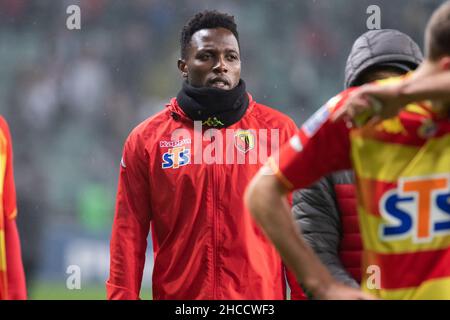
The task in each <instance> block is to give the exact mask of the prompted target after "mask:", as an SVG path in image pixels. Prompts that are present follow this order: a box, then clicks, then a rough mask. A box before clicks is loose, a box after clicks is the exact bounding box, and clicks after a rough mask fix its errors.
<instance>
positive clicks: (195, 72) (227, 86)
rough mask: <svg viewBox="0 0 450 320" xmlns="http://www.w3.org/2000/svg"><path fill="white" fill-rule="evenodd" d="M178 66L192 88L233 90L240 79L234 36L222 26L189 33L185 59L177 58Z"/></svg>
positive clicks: (238, 54) (237, 45) (239, 60)
mask: <svg viewBox="0 0 450 320" xmlns="http://www.w3.org/2000/svg"><path fill="white" fill-rule="evenodd" d="M178 69H180V71H181V73H182V75H183V77H184V78H186V79H187V82H188V83H189V84H190V85H191V86H193V87H213V88H218V89H223V90H231V89H233V88H234V87H236V86H237V85H238V83H239V80H240V78H241V58H240V52H239V44H238V42H237V39H236V37H235V36H234V34H233V33H232V32H231V31H229V30H227V29H225V28H216V29H202V30H199V31H197V32H196V33H194V34H193V35H192V38H191V42H190V45H189V47H188V48H187V53H186V58H185V59H180V60H178Z"/></svg>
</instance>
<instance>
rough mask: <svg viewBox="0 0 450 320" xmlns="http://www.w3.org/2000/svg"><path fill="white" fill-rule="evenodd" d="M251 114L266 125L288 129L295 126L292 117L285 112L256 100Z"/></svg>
mask: <svg viewBox="0 0 450 320" xmlns="http://www.w3.org/2000/svg"><path fill="white" fill-rule="evenodd" d="M252 116H253V118H255V119H256V121H259V122H262V123H263V124H266V125H267V126H268V127H272V128H284V127H288V128H290V129H293V128H297V125H296V124H295V122H294V120H292V118H291V117H289V116H288V115H287V114H285V113H283V112H281V111H279V110H277V109H275V108H272V107H269V106H267V105H265V104H262V103H258V102H256V101H255V102H254V106H253V109H252Z"/></svg>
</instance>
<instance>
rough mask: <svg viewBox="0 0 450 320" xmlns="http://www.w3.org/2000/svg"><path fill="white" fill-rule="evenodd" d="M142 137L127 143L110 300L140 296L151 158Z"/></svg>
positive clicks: (116, 218)
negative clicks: (146, 154)
mask: <svg viewBox="0 0 450 320" xmlns="http://www.w3.org/2000/svg"><path fill="white" fill-rule="evenodd" d="M138 137H139V136H133V135H132V136H130V137H129V138H128V140H127V142H126V143H125V147H124V152H123V157H122V160H121V165H120V176H119V186H118V192H117V198H116V212H115V216H114V223H113V228H112V235H111V243H110V254H111V256H110V275H109V279H108V281H107V282H106V291H107V298H108V299H126V300H132V299H139V292H140V289H141V282H142V274H143V270H144V264H145V250H146V248H147V236H148V233H149V229H150V221H151V213H150V208H151V206H150V188H149V180H148V179H149V177H148V169H147V168H148V160H147V161H146V160H144V159H145V158H146V156H145V150H144V148H142V147H140V143H139V142H140V141H139V140H138V139H137V138H138Z"/></svg>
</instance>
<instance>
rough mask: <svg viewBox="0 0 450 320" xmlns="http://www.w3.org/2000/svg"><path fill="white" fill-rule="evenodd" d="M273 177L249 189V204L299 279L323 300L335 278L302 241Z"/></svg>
mask: <svg viewBox="0 0 450 320" xmlns="http://www.w3.org/2000/svg"><path fill="white" fill-rule="evenodd" d="M272 179H276V178H274V177H266V176H260V179H257V180H258V181H259V182H258V183H257V185H254V184H253V185H252V186H250V187H249V190H248V193H247V194H246V202H247V204H248V206H249V209H250V211H251V212H252V214H253V216H254V217H255V220H256V221H257V223H258V224H259V225H260V226H261V227H262V229H263V230H264V231H265V233H266V234H267V236H268V237H269V238H270V240H271V241H272V242H273V243H274V245H275V247H276V248H277V249H278V251H279V252H280V255H281V257H282V258H283V260H284V261H285V263H286V265H287V266H288V267H289V268H290V269H291V270H292V271H293V272H294V273H295V276H296V277H297V280H298V281H299V282H300V283H302V285H304V286H305V288H307V290H308V291H310V292H311V293H312V294H313V296H315V297H320V296H321V295H322V291H325V290H326V289H327V287H328V285H330V284H331V283H333V279H332V277H331V275H330V273H329V272H328V271H327V269H326V268H325V267H324V266H323V264H322V263H321V262H320V260H319V259H318V258H317V256H316V255H315V254H314V252H313V251H312V250H311V248H309V246H308V245H307V244H306V243H305V241H304V240H303V239H302V236H301V234H300V233H299V231H298V230H297V227H296V224H295V221H294V220H293V218H292V216H291V214H290V207H289V205H288V202H287V200H286V198H285V196H284V193H283V190H282V189H281V187H279V186H278V187H277V186H276V185H274V184H272V183H271V181H273V180H272Z"/></svg>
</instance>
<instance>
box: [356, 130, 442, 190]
mask: <svg viewBox="0 0 450 320" xmlns="http://www.w3.org/2000/svg"><path fill="white" fill-rule="evenodd" d="M352 159H353V166H354V168H355V171H356V172H357V174H358V176H359V177H361V178H364V179H372V180H378V181H383V182H396V181H397V180H398V178H399V177H402V178H409V177H418V176H426V175H430V174H442V173H448V172H449V168H450V135H446V136H443V137H441V138H435V139H430V140H428V141H427V143H426V144H425V145H424V146H422V147H421V148H419V147H415V146H406V145H401V144H394V143H389V142H381V141H376V140H373V139H368V138H364V137H361V136H358V135H352Z"/></svg>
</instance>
